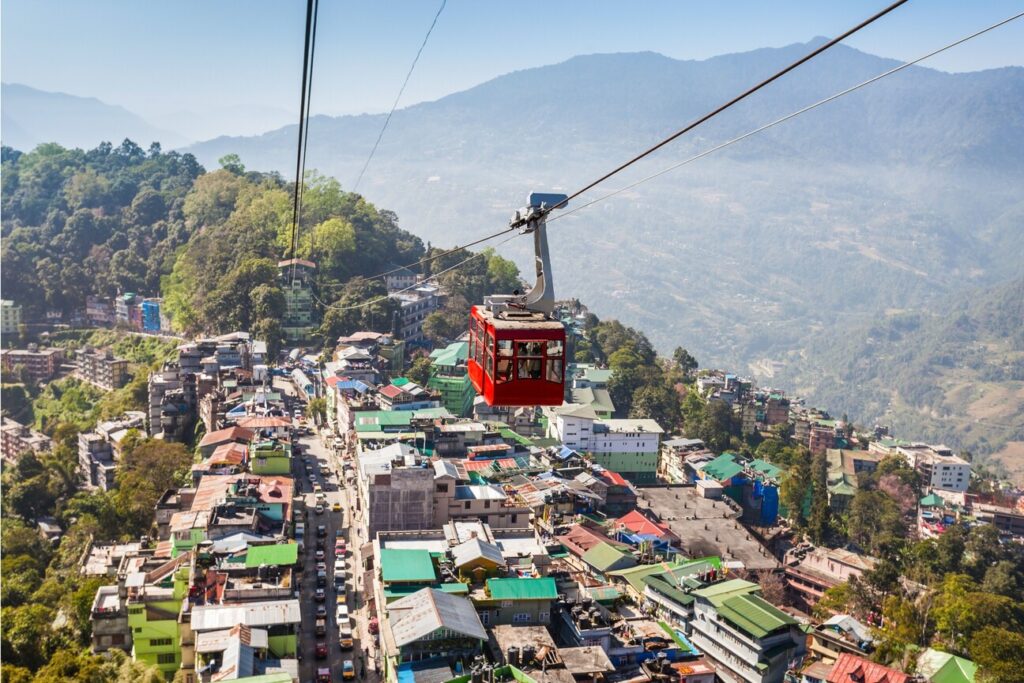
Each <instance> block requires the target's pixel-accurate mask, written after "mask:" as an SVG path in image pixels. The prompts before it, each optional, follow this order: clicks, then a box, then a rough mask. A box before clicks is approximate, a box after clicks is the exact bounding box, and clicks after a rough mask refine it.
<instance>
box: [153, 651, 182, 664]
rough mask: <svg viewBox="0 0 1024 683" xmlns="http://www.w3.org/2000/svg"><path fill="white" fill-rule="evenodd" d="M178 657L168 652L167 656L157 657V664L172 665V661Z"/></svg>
mask: <svg viewBox="0 0 1024 683" xmlns="http://www.w3.org/2000/svg"><path fill="white" fill-rule="evenodd" d="M177 656H178V655H177V654H175V653H174V652H168V653H167V654H162V655H157V656H156V663H157V664H174V660H175V658H176V657H177Z"/></svg>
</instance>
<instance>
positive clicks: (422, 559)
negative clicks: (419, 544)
mask: <svg viewBox="0 0 1024 683" xmlns="http://www.w3.org/2000/svg"><path fill="white" fill-rule="evenodd" d="M380 571H381V576H382V578H383V580H384V582H385V583H391V582H392V581H399V582H403V583H414V582H419V583H433V582H434V581H435V580H436V579H437V574H436V573H435V571H434V561H433V560H432V559H431V557H430V551H429V550H405V549H394V548H383V549H381V551H380Z"/></svg>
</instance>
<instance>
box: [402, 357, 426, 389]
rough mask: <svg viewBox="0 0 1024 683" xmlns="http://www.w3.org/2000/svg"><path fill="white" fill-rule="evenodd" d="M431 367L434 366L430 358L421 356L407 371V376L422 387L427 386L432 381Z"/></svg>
mask: <svg viewBox="0 0 1024 683" xmlns="http://www.w3.org/2000/svg"><path fill="white" fill-rule="evenodd" d="M431 367H432V364H431V362H430V358H429V357H428V356H419V357H418V358H416V359H415V360H414V361H413V362H412V365H410V366H409V369H408V370H406V371H405V376H406V377H408V378H409V379H411V380H412V381H413V382H416V383H417V384H419V385H420V386H426V385H427V382H428V381H429V380H430V369H431Z"/></svg>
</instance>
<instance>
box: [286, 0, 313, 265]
mask: <svg viewBox="0 0 1024 683" xmlns="http://www.w3.org/2000/svg"><path fill="white" fill-rule="evenodd" d="M319 16H320V0H313V37H312V39H311V40H310V41H309V79H308V81H307V83H306V129H305V132H304V134H303V138H302V172H301V173H300V175H299V182H298V183H297V184H296V187H298V191H299V210H298V211H297V212H296V217H295V225H296V230H295V244H294V245H293V246H292V256H293V257H294V256H295V255H296V254H297V253H298V249H299V233H300V232H301V231H302V198H303V195H304V194H305V192H306V153H307V151H308V150H309V112H310V105H311V103H312V101H313V60H314V57H315V56H316V26H317V19H318V18H319ZM291 281H292V284H293V285H294V284H295V261H294V260H293V261H292V275H291Z"/></svg>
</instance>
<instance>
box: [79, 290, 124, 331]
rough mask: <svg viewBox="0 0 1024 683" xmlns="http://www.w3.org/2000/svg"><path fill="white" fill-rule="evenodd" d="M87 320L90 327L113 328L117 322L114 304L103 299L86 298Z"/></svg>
mask: <svg viewBox="0 0 1024 683" xmlns="http://www.w3.org/2000/svg"><path fill="white" fill-rule="evenodd" d="M85 320H86V322H87V323H89V324H90V325H96V326H97V327H113V325H114V322H115V321H116V320H117V317H116V316H115V315H114V302H113V301H111V300H110V299H105V298H102V297H96V296H90V297H86V299H85Z"/></svg>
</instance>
